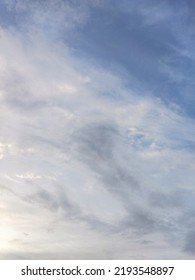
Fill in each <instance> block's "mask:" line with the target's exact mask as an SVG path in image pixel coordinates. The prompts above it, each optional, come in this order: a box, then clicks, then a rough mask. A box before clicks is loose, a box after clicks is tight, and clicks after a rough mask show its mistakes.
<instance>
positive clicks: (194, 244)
mask: <svg viewBox="0 0 195 280" xmlns="http://www.w3.org/2000/svg"><path fill="white" fill-rule="evenodd" d="M185 243H186V244H185V247H184V250H185V251H187V252H188V253H191V254H193V255H195V231H194V230H192V231H190V232H189V233H188V234H187V237H186V240H185Z"/></svg>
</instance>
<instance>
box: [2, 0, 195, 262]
mask: <svg viewBox="0 0 195 280" xmlns="http://www.w3.org/2000/svg"><path fill="white" fill-rule="evenodd" d="M103 2H104V1H103ZM103 2H102V1H97V2H96V1H95V2H93V1H83V2H82V4H80V5H78V6H77V5H76V4H75V3H76V2H74V1H56V2H55V3H54V2H53V1H49V2H48V5H47V8H46V7H45V6H44V5H43V2H39V1H34V2H33V3H32V2H31V1H17V2H16V5H15V6H14V2H12V1H7V4H9V9H10V11H9V12H11V13H16V14H17V15H18V16H19V17H20V19H19V20H18V25H17V26H16V27H13V26H12V27H10V26H9V27H7V28H5V27H1V31H0V34H1V36H0V40H1V44H0V73H1V74H0V84H1V89H0V101H1V103H0V104H1V105H0V127H1V129H0V132H1V133H0V167H1V173H0V178H1V187H0V192H1V195H2V201H1V204H0V209H1V226H2V228H3V231H1V233H0V234H1V240H2V245H1V254H0V258H1V259H4V258H5V259H12V258H17V259H24V258H25V259H26V258H27V259H28V258H43V259H45V258H50V259H51V258H52V259H60V258H67V259H76V258H78V259H80V258H81V259H85V258H88V259H98V258H99V259H100V258H102V259H107V258H109V259H110V258H111V259H112V258H113V259H125V258H127V259H131V258H133V259H139V258H143V259H148V258H159V259H160V258H173V259H177V258H178V259H180V258H181V259H182V258H191V257H192V255H191V253H193V252H190V250H189V243H190V242H191V241H193V240H192V239H193V237H191V233H190V232H188V231H187V230H186V224H185V225H182V223H181V221H184V220H185V219H186V218H185V217H186V216H185V215H187V213H189V212H190V211H191V212H193V209H194V206H193V205H194V204H193V199H194V166H195V165H194V156H193V153H192V151H193V150H194V145H195V143H194V133H193V131H194V120H193V119H192V118H190V117H189V116H188V115H187V114H184V112H183V111H182V108H181V107H180V106H179V105H176V104H175V103H173V102H171V101H169V102H167V103H165V102H164V101H163V100H162V98H160V97H159V96H160V95H158V94H154V92H153V91H152V92H151V93H150V94H146V93H145V85H144V84H143V85H142V81H144V80H143V79H140V77H139V75H138V76H137V77H136V78H137V83H135V82H132V81H135V80H134V77H133V74H132V73H131V71H129V72H128V70H124V69H123V70H122V68H121V67H120V66H119V67H117V66H116V65H117V63H116V64H115V63H114V64H115V67H114V68H113V69H110V68H112V67H109V66H108V67H106V66H105V65H106V63H105V64H104V65H102V63H101V61H99V60H98V56H97V54H96V55H94V57H93V59H92V56H91V54H88V52H87V51H83V50H82V46H80V45H79V46H78V47H77V49H75V48H74V47H72V45H71V44H73V46H74V43H71V40H70V41H69V40H67V38H70V34H71V32H72V36H73V37H74V36H75V34H80V36H81V37H82V36H83V37H82V38H85V35H84V33H82V32H80V31H81V29H82V28H83V29H84V28H85V26H89V23H90V22H91V21H92V16H91V12H92V11H94V12H96V13H97V14H96V16H97V15H99V13H100V11H101V12H102V13H103V12H105V11H107V9H110V8H111V7H110V6H109V1H108V3H107V4H105V6H104V5H103ZM93 9H94V10H93ZM150 9H151V7H150V6H147V15H148V13H149V10H150ZM164 9H165V10H166V9H168V8H167V6H166V5H165V7H164ZM123 13H124V11H123ZM139 13H140V16H141V17H142V18H145V17H147V15H146V11H145V14H144V15H143V10H141V8H140V10H139ZM169 13H171V14H172V11H171V10H170V11H169ZM29 14H30V15H31V17H29V19H27V18H28V16H27V15H29ZM76 15H78V18H77V17H76ZM94 18H95V17H94ZM48 19H50V21H49V20H48ZM109 19H110V20H113V18H112V17H109ZM131 20H132V22H133V19H131ZM154 20H156V23H154ZM154 20H153V23H150V28H152V27H151V26H152V25H154V24H157V23H158V24H160V23H161V22H162V21H163V20H164V19H158V20H157V18H156V19H154ZM64 22H65V26H62V23H64ZM24 23H25V24H26V25H25V24H24ZM30 23H31V27H30ZM142 23H143V22H142ZM24 25H25V28H24ZM146 25H147V24H146V22H145V25H143V26H146ZM117 26H118V25H117ZM139 27H140V26H139ZM143 28H144V27H143ZM146 28H149V27H148V26H147V27H146ZM46 29H47V30H46ZM36 30H37V32H35V31H36ZM101 30H103V29H101ZM139 30H140V29H139ZM102 32H103V31H102ZM113 32H114V31H113ZM139 32H140V33H139V34H142V33H143V32H141V31H139ZM54 35H55V36H54ZM131 35H132V36H133V38H134V39H136V38H135V37H134V35H135V34H134V35H133V34H131ZM54 37H55V40H54ZM136 40H137V39H136ZM139 40H141V37H140V38H139ZM139 40H138V41H139ZM81 41H82V40H81ZM81 41H80V42H81ZM101 42H102V41H101ZM123 43H124V42H123ZM97 44H98V42H97ZM124 45H125V43H124ZM146 45H147V44H146ZM149 49H152V50H154V48H153V47H151V48H150V45H148V50H149ZM140 51H141V52H142V50H140ZM158 54H159V53H158V52H157V53H155V55H156V57H158ZM152 56H153V53H152V52H151V57H152ZM138 58H139V57H136V59H138ZM139 59H140V58H139ZM166 65H167V64H166ZM152 69H153V70H152V71H155V70H154V69H155V67H154V68H153V66H152ZM167 69H168V70H169V68H165V69H164V71H165V72H166V71H167ZM171 70H172V69H171ZM171 70H170V71H171ZM170 71H169V72H170ZM174 73H175V72H174ZM150 74H151V72H150ZM173 76H174V75H172V77H173ZM171 79H172V78H171ZM138 84H139V86H137V85H138ZM157 96H158V97H157ZM189 210H190V211H189ZM191 212H190V213H191ZM186 220H187V219H186ZM24 232H25V233H27V234H28V235H25V234H24ZM192 235H193V234H192ZM184 236H185V237H184ZM185 238H186V239H185ZM35 244H36V246H35ZM170 248H171V252H170Z"/></svg>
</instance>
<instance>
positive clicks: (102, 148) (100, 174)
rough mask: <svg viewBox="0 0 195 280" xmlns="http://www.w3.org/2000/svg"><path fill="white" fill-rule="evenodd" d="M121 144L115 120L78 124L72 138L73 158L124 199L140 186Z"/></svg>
mask: <svg viewBox="0 0 195 280" xmlns="http://www.w3.org/2000/svg"><path fill="white" fill-rule="evenodd" d="M121 145H123V136H122V135H121V133H120V130H119V128H118V127H117V125H115V124H114V123H106V122H105V123H101V122H100V123H90V124H88V125H86V126H85V127H81V128H80V129H79V130H78V131H77V132H76V133H75V134H74V138H73V146H74V147H75V150H76V157H77V158H78V159H79V160H80V161H81V162H82V163H84V164H85V165H87V166H88V168H89V169H90V170H91V171H92V172H94V173H95V174H96V176H97V178H98V179H99V180H100V181H101V182H102V183H103V185H104V187H105V188H106V189H107V190H109V191H111V192H112V193H117V194H118V195H119V196H121V197H122V198H123V199H126V195H128V194H129V193H130V192H131V191H133V192H134V191H138V190H139V189H140V185H139V182H138V180H137V179H136V178H134V177H133V176H132V175H131V165H130V164H131V161H129V162H123V156H124V154H125V148H122V150H121V147H120V146H121ZM121 162H123V163H124V164H123V165H122V164H121Z"/></svg>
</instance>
